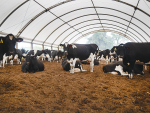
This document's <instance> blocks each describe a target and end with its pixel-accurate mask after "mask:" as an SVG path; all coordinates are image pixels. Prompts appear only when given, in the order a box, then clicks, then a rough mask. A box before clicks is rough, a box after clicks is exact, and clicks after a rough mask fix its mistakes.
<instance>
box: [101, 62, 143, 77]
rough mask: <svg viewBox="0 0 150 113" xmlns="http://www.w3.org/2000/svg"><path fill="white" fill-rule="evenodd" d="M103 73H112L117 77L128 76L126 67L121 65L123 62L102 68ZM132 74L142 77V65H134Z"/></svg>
mask: <svg viewBox="0 0 150 113" xmlns="http://www.w3.org/2000/svg"><path fill="white" fill-rule="evenodd" d="M103 71H104V73H112V74H118V75H128V73H127V71H128V67H127V66H125V65H124V64H123V61H116V62H113V63H111V64H107V65H105V66H103ZM133 72H134V73H135V74H138V75H143V74H144V72H143V65H140V64H135V65H134V67H133Z"/></svg>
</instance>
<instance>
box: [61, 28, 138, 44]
mask: <svg viewBox="0 0 150 113" xmlns="http://www.w3.org/2000/svg"><path fill="white" fill-rule="evenodd" d="M96 28H98V27H96ZM106 28H113V27H106ZM89 29H92V28H89ZM89 29H86V30H84V31H87V30H89ZM114 29H116V30H118V31H121V32H123V31H122V30H120V29H117V28H114ZM84 31H83V32H84ZM104 31H105V30H104ZM70 34H71V33H70ZM70 34H69V35H70ZM77 35H79V34H76V35H75V36H74V37H76V36H77ZM128 35H130V34H128ZM130 36H131V35H130ZM74 37H72V38H71V39H70V40H69V41H68V42H70V41H71V40H72V39H73V38H74ZM131 37H132V36H131ZM133 38H134V37H133ZM131 40H133V39H131ZM134 40H136V39H134ZM63 41H64V40H63ZM63 41H62V42H63ZM136 41H137V40H136ZM62 42H61V43H62ZM137 42H138V41H137Z"/></svg>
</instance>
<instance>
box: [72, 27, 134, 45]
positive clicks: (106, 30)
mask: <svg viewBox="0 0 150 113" xmlns="http://www.w3.org/2000/svg"><path fill="white" fill-rule="evenodd" d="M96 32H113V33H117V34H119V35H122V36H124V37H126V38H127V39H129V40H131V41H132V42H134V40H132V39H130V38H129V37H128V36H127V35H124V34H122V33H120V32H118V31H114V30H109V29H105V30H103V29H102V30H96V31H95V30H94V31H91V32H88V33H86V34H84V35H83V36H81V37H79V38H77V39H76V40H75V41H74V43H76V42H77V41H78V40H80V39H81V38H83V37H85V36H87V35H90V34H93V33H96Z"/></svg>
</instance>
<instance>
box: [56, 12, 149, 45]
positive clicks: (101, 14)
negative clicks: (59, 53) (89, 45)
mask: <svg viewBox="0 0 150 113" xmlns="http://www.w3.org/2000/svg"><path fill="white" fill-rule="evenodd" d="M91 15H95V14H91ZM100 15H105V14H100ZM83 16H88V15H83ZM83 16H80V17H77V18H81V17H83ZM109 16H113V17H116V18H120V19H122V20H124V21H127V22H129V21H128V20H126V19H123V18H121V17H118V16H114V15H109ZM77 18H74V19H77ZM74 19H73V20H74ZM71 21H72V20H71ZM139 21H140V20H139ZM68 22H70V21H68ZM132 24H133V25H135V26H136V27H138V28H139V29H141V28H140V27H139V26H137V25H136V24H134V23H132ZM68 29H70V28H68ZM68 29H67V30H68ZM67 30H66V31H67ZM141 30H142V29H141ZM66 31H64V32H66ZM142 31H143V32H145V31H144V30H142ZM64 32H63V33H64ZM63 33H61V34H60V35H59V36H58V37H57V38H56V39H58V38H59V37H60V36H61V35H62V34H63ZM146 34H147V33H146ZM147 35H148V34H147ZM66 38H67V37H66ZM66 38H64V39H63V40H65V39H66ZM63 40H62V42H63ZM139 40H140V39H139ZM62 42H61V43H62Z"/></svg>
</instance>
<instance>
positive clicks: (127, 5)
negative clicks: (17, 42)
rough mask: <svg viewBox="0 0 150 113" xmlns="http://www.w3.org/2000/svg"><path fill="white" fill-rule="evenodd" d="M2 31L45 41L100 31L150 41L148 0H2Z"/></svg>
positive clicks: (55, 41)
mask: <svg viewBox="0 0 150 113" xmlns="http://www.w3.org/2000/svg"><path fill="white" fill-rule="evenodd" d="M0 10H1V12H0V34H2V35H6V34H8V33H12V34H14V35H16V36H17V37H23V38H24V41H25V42H32V43H37V44H43V45H48V46H51V45H59V44H60V43H64V42H69V43H74V42H76V41H78V40H79V39H81V38H82V37H84V36H86V35H88V34H91V33H94V32H101V31H109V32H115V33H118V34H120V35H123V36H125V37H126V38H128V39H130V40H131V41H133V42H150V1H149V0H0Z"/></svg>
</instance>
